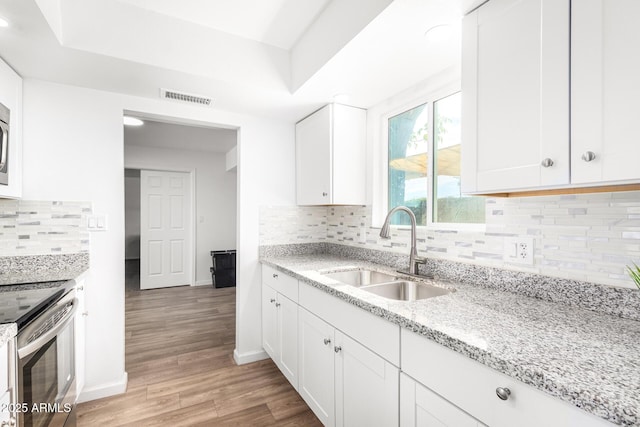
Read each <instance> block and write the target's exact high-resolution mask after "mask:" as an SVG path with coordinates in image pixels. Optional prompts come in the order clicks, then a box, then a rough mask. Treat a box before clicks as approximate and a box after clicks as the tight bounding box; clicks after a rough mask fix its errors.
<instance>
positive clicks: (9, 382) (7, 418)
mask: <svg viewBox="0 0 640 427" xmlns="http://www.w3.org/2000/svg"><path fill="white" fill-rule="evenodd" d="M17 371H18V367H17V365H16V359H15V338H14V339H12V340H10V341H9V342H7V343H6V344H4V345H3V346H1V347H0V408H2V410H0V424H2V425H15V421H16V413H15V412H11V411H8V409H11V405H12V404H16V403H17V392H16V388H15V383H16V380H17V378H16V375H17ZM12 422H13V424H12ZM5 423H6V424H5Z"/></svg>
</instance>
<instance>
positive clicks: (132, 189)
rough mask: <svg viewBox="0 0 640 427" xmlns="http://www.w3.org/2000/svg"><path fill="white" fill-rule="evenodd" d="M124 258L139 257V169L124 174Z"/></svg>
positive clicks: (128, 170)
mask: <svg viewBox="0 0 640 427" xmlns="http://www.w3.org/2000/svg"><path fill="white" fill-rule="evenodd" d="M124 258H125V259H140V171H139V170H136V169H127V170H126V171H125V174H124Z"/></svg>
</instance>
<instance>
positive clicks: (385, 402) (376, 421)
mask: <svg viewBox="0 0 640 427" xmlns="http://www.w3.org/2000/svg"><path fill="white" fill-rule="evenodd" d="M334 352H335V357H336V370H335V377H336V380H335V381H336V426H338V427H349V426H381V427H382V426H384V427H386V426H397V425H398V421H399V420H398V403H399V402H398V381H399V370H398V368H397V367H395V366H393V365H392V364H391V363H389V362H387V361H386V360H384V359H383V358H382V357H380V356H378V355H377V354H375V353H374V352H372V351H371V350H369V349H368V348H366V347H364V346H363V345H362V344H360V343H358V342H357V341H354V340H353V339H351V338H350V337H348V336H346V335H344V334H343V333H341V332H340V331H336V343H335V346H334Z"/></svg>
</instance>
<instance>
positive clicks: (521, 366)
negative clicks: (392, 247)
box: [261, 255, 640, 426]
mask: <svg viewBox="0 0 640 427" xmlns="http://www.w3.org/2000/svg"><path fill="white" fill-rule="evenodd" d="M261 261H262V262H263V263H264V264H267V265H270V266H272V267H274V268H276V269H277V270H279V271H281V272H283V273H285V274H288V275H290V276H292V277H295V278H296V279H298V280H301V281H303V282H305V283H307V284H310V285H311V286H314V287H316V288H318V289H321V290H323V291H325V292H327V293H329V294H331V295H334V296H336V297H338V298H340V299H342V300H345V301H347V302H349V303H351V304H354V305H356V306H358V307H360V308H362V309H364V310H367V311H369V312H371V313H373V314H376V315H378V316H380V317H383V318H385V319H387V320H389V321H390V322H393V323H396V324H398V325H400V326H401V327H403V328H405V329H408V330H411V331H414V332H417V333H419V334H421V335H424V336H425V337H427V338H429V339H432V340H434V341H436V342H437V343H439V344H441V345H444V346H446V347H448V348H450V349H452V350H455V351H457V352H459V353H461V354H463V355H465V356H467V357H469V358H471V359H474V360H476V361H478V362H480V363H483V364H484V365H486V366H489V367H491V368H493V369H496V370H497V371H499V372H502V373H504V374H506V375H509V376H511V377H513V378H516V379H518V380H520V381H522V382H524V383H526V384H529V385H531V386H534V387H536V388H538V389H540V390H543V391H545V392H546V393H548V394H550V395H552V396H555V397H558V398H560V399H562V400H565V401H567V402H569V403H571V404H572V405H575V406H576V407H579V408H582V409H584V410H585V411H587V412H590V413H592V414H594V415H596V416H599V417H601V418H604V419H606V420H608V421H610V422H612V423H615V424H619V425H628V426H630V425H637V424H638V423H640V322H638V321H634V320H628V319H622V318H619V317H615V316H611V315H606V314H601V313H596V312H592V311H589V310H585V309H581V308H576V307H569V306H567V305H562V304H558V303H553V302H546V301H542V300H538V299H534V298H530V297H526V296H522V295H517V294H513V293H509V292H503V291H499V290H494V289H487V288H483V287H477V286H472V285H467V284H461V283H460V284H458V283H452V282H446V281H439V280H426V282H428V283H430V284H432V285H435V286H441V287H445V288H449V289H455V292H453V293H451V294H448V295H443V296H439V297H435V298H430V299H426V300H421V301H414V302H403V301H392V300H389V299H386V298H382V297H379V296H376V295H373V294H371V293H368V292H366V291H364V290H361V289H358V288H355V287H353V286H349V285H345V284H342V283H340V282H338V281H336V280H333V279H329V278H327V277H325V276H323V275H322V274H321V273H327V272H332V271H341V270H348V269H354V268H370V269H374V270H379V271H387V272H393V269H391V268H389V267H384V266H381V265H378V264H372V263H369V262H365V261H359V260H350V259H345V258H341V257H336V256H333V255H296V256H286V257H265V258H262V259H261Z"/></svg>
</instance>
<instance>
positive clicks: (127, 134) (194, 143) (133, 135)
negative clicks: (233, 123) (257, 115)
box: [124, 118, 237, 153]
mask: <svg viewBox="0 0 640 427" xmlns="http://www.w3.org/2000/svg"><path fill="white" fill-rule="evenodd" d="M143 121H144V124H143V125H142V126H125V127H124V144H125V145H128V146H131V145H133V146H142V147H153V148H167V149H173V150H175V149H176V148H179V149H180V150H190V151H208V152H213V153H226V152H228V151H229V150H231V149H232V148H233V147H235V146H236V142H237V131H235V130H232V129H219V128H207V127H199V126H192V125H190V126H186V125H181V124H176V123H164V122H158V121H154V120H149V119H148V118H143Z"/></svg>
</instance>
